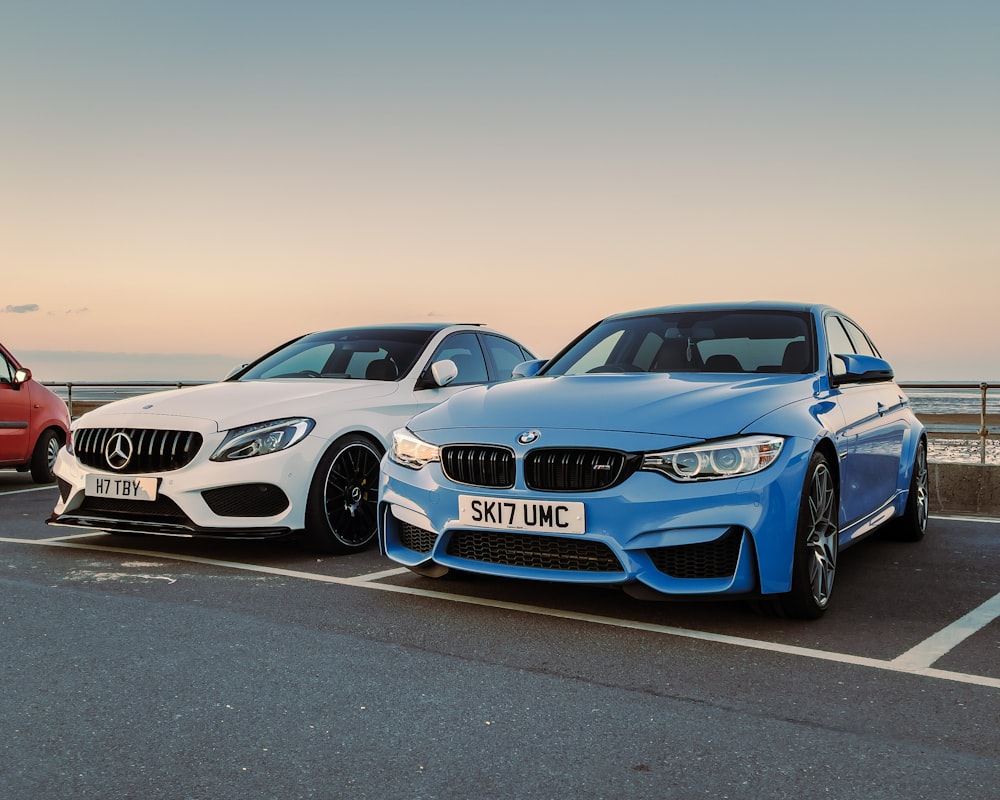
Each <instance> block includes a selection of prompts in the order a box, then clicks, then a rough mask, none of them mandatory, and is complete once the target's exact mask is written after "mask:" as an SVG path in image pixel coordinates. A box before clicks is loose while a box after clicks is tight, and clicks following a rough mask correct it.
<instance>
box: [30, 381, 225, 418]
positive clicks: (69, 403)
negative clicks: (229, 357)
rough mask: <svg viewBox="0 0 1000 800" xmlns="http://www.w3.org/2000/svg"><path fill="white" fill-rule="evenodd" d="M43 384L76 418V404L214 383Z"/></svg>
mask: <svg viewBox="0 0 1000 800" xmlns="http://www.w3.org/2000/svg"><path fill="white" fill-rule="evenodd" d="M42 383H43V384H44V385H45V386H48V387H49V388H50V389H52V390H53V391H54V392H55V393H56V394H58V395H60V397H63V399H64V400H65V401H66V407H67V408H68V409H69V415H70V417H71V418H75V417H76V414H75V412H74V407H73V404H74V402H76V403H86V404H87V405H88V407H91V406H93V405H102V404H103V403H110V402H111V401H113V400H122V399H124V398H126V397H136V396H138V395H142V394H149V393H150V392H162V391H164V390H165V389H182V388H183V387H185V386H201V385H203V384H206V383H213V381H43V382H42ZM74 390H75V392H76V397H74ZM81 395H83V396H81ZM88 397H89V399H87V398H88ZM95 398H96V399H95Z"/></svg>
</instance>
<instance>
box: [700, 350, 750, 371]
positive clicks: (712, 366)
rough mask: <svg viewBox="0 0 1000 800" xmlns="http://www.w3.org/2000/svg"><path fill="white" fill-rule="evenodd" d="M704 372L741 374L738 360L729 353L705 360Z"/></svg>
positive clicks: (741, 369) (717, 354)
mask: <svg viewBox="0 0 1000 800" xmlns="http://www.w3.org/2000/svg"><path fill="white" fill-rule="evenodd" d="M705 371H706V372H743V365H742V364H741V363H740V360H739V359H738V358H737V357H736V356H734V355H730V354H729V353H716V354H715V355H714V356H709V357H708V358H706V359H705Z"/></svg>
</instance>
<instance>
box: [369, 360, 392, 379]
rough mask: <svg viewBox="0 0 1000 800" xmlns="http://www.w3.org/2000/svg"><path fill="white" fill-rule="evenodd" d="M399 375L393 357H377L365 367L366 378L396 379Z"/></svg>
mask: <svg viewBox="0 0 1000 800" xmlns="http://www.w3.org/2000/svg"><path fill="white" fill-rule="evenodd" d="M397 377H399V371H398V370H397V369H396V362H395V361H393V360H392V359H391V358H388V357H387V358H376V359H375V360H374V361H372V362H371V363H370V364H369V365H368V367H367V368H366V369H365V380H369V381H394V380H396V378H397Z"/></svg>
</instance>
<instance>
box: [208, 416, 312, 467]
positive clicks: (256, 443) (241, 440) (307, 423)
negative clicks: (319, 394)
mask: <svg viewBox="0 0 1000 800" xmlns="http://www.w3.org/2000/svg"><path fill="white" fill-rule="evenodd" d="M315 426H316V421H315V420H312V419H309V418H308V417H292V418H290V419H275V420H271V421H270V422H259V423H257V424H256V425H244V426H243V427H242V428H233V429H232V430H231V431H229V433H228V434H226V438H225V439H224V440H223V442H222V444H220V445H219V447H218V448H217V449H216V451H215V452H214V453H212V458H211V460H212V461H241V460H243V459H244V458H253V457H254V456H264V455H267V454H268V453H277V452H278V451H279V450H287V449H288V448H289V447H291V446H292V445H294V444H298V443H299V442H301V441H302V440H303V439H305V438H306V436H308V435H309V431H311V430H312V429H313V428H314V427H315Z"/></svg>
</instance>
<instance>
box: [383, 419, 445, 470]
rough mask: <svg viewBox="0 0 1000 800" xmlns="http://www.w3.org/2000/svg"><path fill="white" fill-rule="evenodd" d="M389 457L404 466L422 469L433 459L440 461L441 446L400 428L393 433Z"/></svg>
mask: <svg viewBox="0 0 1000 800" xmlns="http://www.w3.org/2000/svg"><path fill="white" fill-rule="evenodd" d="M389 458H391V459H392V460H393V461H395V462H396V463H397V464H400V465H402V466H404V467H409V468H410V469H420V468H421V467H423V466H424V465H425V464H429V463H431V462H432V461H440V460H441V448H439V447H438V446H437V445H434V444H431V443H430V442H425V441H424V440H423V439H421V438H419V437H417V436H414V435H413V434H412V433H410V431H408V430H407V429H406V428H400V429H399V430H397V431H394V432H393V434H392V446H391V447H390V448H389Z"/></svg>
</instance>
